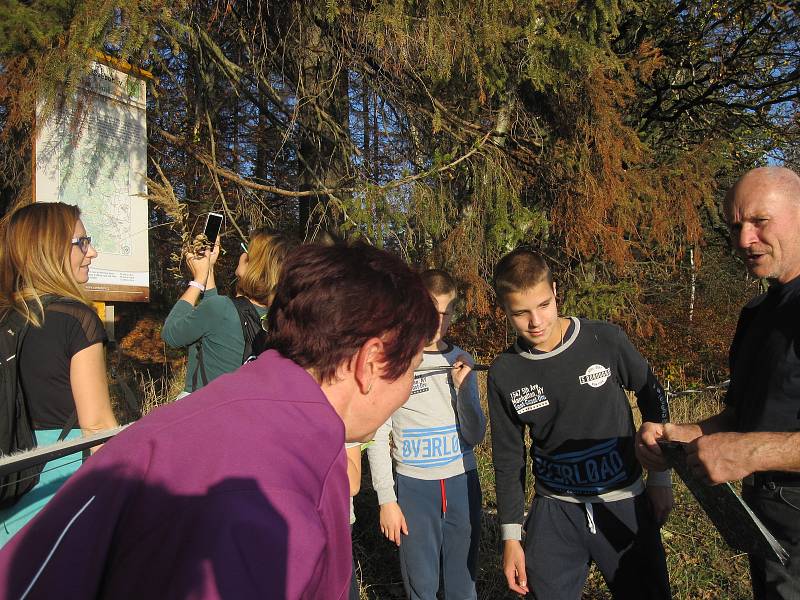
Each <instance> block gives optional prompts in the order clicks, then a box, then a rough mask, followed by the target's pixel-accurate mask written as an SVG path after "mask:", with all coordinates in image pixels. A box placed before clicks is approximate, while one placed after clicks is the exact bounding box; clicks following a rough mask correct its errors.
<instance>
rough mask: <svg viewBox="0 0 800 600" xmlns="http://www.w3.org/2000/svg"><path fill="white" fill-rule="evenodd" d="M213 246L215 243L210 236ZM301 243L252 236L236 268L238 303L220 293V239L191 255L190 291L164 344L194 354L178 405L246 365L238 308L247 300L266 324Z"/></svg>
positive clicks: (173, 314) (170, 319) (169, 322)
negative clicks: (285, 268)
mask: <svg viewBox="0 0 800 600" xmlns="http://www.w3.org/2000/svg"><path fill="white" fill-rule="evenodd" d="M206 237H207V238H209V241H211V237H210V236H209V235H208V234H207V233H206ZM295 245H296V244H295V243H294V242H293V241H292V240H291V239H290V238H288V237H286V236H284V235H281V234H278V233H271V232H270V231H268V230H267V229H258V230H256V231H254V232H253V233H251V235H250V241H249V244H248V245H247V251H246V252H243V253H242V255H241V256H240V257H239V264H238V266H237V267H236V271H235V274H236V277H237V278H238V279H237V284H236V297H237V300H234V299H233V298H230V297H228V296H222V295H220V294H219V293H218V292H217V284H216V279H215V274H214V265H215V264H216V262H217V258H218V257H219V250H220V245H219V237H218V236H216V239H214V245H213V247H209V248H207V249H206V250H204V251H203V252H202V253H197V254H195V253H192V252H189V253H187V254H186V265H187V267H188V268H189V271H190V272H191V274H192V279H191V281H189V283H188V285H187V287H186V291H185V292H184V293H183V295H182V296H181V297H180V298H179V299H178V301H177V302H176V303H175V306H173V307H172V310H171V311H170V313H169V315H168V316H167V319H166V321H165V322H164V327H163V329H162V330H161V337H162V339H163V340H164V341H165V342H166V343H167V344H168V345H170V346H172V347H186V348H188V359H189V360H188V363H189V364H188V367H187V369H186V380H185V383H184V388H183V391H182V392H181V393H180V394H179V395H178V399H180V398H183V397H184V396H187V395H188V394H190V393H191V392H193V391H195V390H197V389H199V388H201V387H203V386H205V385H206V384H208V383H209V382H210V381H213V380H214V379H216V378H217V377H219V376H220V375H223V374H224V373H230V372H231V371H235V370H236V369H238V368H239V367H240V366H241V365H242V362H243V353H244V349H245V337H244V332H243V329H242V322H241V320H240V315H239V310H237V306H236V304H235V303H234V302H239V300H238V298H244V299H246V300H247V301H248V302H249V305H251V306H248V307H247V308H248V309H250V308H252V309H253V310H254V311H255V312H256V313H257V314H258V317H259V318H261V319H263V318H264V317H265V316H266V314H267V308H268V307H269V305H270V304H271V302H272V298H273V296H274V290H275V286H276V284H277V282H278V277H279V276H280V272H281V266H282V264H283V261H284V259H285V258H286V256H287V255H288V254H289V252H290V250H291V249H292V248H294V247H295Z"/></svg>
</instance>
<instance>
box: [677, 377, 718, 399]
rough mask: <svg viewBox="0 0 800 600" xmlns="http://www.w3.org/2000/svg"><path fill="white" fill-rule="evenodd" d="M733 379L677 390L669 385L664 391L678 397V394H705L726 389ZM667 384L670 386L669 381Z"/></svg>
mask: <svg viewBox="0 0 800 600" xmlns="http://www.w3.org/2000/svg"><path fill="white" fill-rule="evenodd" d="M730 383H731V380H730V379H726V380H725V381H723V382H722V383H717V384H715V385H707V386H705V387H701V388H689V389H686V390H679V391H677V392H673V391H672V390H670V389H669V387H667V388H665V389H664V392H665V393H666V394H667V397H668V398H677V397H678V396H689V395H691V394H703V393H705V392H711V391H714V390H726V389H728V386H729V385H730ZM667 386H669V382H667Z"/></svg>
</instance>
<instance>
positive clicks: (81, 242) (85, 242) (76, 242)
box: [72, 235, 92, 254]
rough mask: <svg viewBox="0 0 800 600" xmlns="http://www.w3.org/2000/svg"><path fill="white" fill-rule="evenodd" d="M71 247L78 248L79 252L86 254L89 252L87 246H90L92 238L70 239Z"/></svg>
mask: <svg viewBox="0 0 800 600" xmlns="http://www.w3.org/2000/svg"><path fill="white" fill-rule="evenodd" d="M72 245H73V246H77V247H78V248H80V250H81V252H83V253H84V254H86V253H87V252H88V251H89V246H91V245H92V236H90V235H89V236H86V235H84V236H82V237H77V238H72Z"/></svg>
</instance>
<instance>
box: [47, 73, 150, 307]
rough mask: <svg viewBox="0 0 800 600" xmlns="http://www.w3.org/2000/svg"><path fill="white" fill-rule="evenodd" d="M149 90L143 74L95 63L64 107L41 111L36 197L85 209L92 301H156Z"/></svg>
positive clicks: (83, 212) (83, 217)
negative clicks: (150, 242)
mask: <svg viewBox="0 0 800 600" xmlns="http://www.w3.org/2000/svg"><path fill="white" fill-rule="evenodd" d="M146 90H147V87H146V85H145V82H144V80H143V79H141V78H140V77H137V76H135V75H133V74H130V73H127V72H125V71H122V70H118V69H115V68H112V67H110V66H108V65H107V64H104V63H101V62H96V61H95V62H92V64H91V70H90V72H89V74H88V75H87V76H86V78H85V79H84V81H83V82H82V84H81V89H80V91H79V92H78V93H77V95H76V97H74V98H71V99H68V100H67V101H66V102H65V103H64V104H65V108H64V109H63V110H61V111H59V112H57V113H55V114H53V115H50V116H49V117H48V118H47V119H46V120H44V121H43V117H42V116H41V114H37V125H38V127H37V137H36V143H35V148H36V150H35V174H36V176H35V182H34V200H35V201H37V202H66V203H67V204H77V205H78V206H79V207H80V209H81V219H82V221H83V223H84V225H85V226H86V231H87V235H90V236H91V237H92V244H93V245H94V247H95V248H96V249H97V252H98V256H97V258H95V259H94V260H93V261H92V266H91V269H90V271H89V282H88V283H87V284H86V290H87V295H88V296H89V298H90V299H92V300H102V301H107V302H114V301H127V302H147V301H148V300H149V297H150V287H149V280H150V276H149V254H148V246H147V231H148V210H147V199H146V195H147V176H146V174H147V120H146V99H147V96H146ZM39 112H40V111H39Z"/></svg>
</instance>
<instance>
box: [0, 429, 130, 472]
mask: <svg viewBox="0 0 800 600" xmlns="http://www.w3.org/2000/svg"><path fill="white" fill-rule="evenodd" d="M126 427H127V425H122V426H120V427H115V428H114V429H107V430H106V431H100V432H98V433H93V434H92V435H87V436H86V437H80V438H77V439H74V440H64V441H63V442H56V443H55V444H50V445H47V446H37V447H36V448H32V449H31V450H27V451H25V452H18V453H16V454H12V455H10V456H3V457H2V458H0V477H5V476H6V475H8V474H10V473H18V472H19V471H24V470H25V469H27V468H29V467H33V466H34V465H43V464H44V463H46V462H48V461H51V460H54V459H56V458H61V457H62V456H67V455H68V454H73V453H74V452H78V451H80V450H85V449H86V448H91V447H93V446H99V445H100V444H102V443H103V442H106V441H108V440H110V439H111V438H112V437H114V436H115V435H117V434H118V433H119V432H120V431H122V430H123V429H125V428H126Z"/></svg>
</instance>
